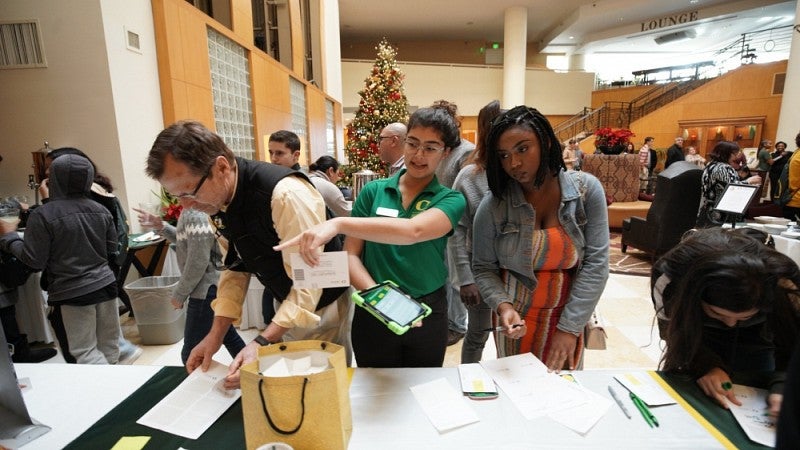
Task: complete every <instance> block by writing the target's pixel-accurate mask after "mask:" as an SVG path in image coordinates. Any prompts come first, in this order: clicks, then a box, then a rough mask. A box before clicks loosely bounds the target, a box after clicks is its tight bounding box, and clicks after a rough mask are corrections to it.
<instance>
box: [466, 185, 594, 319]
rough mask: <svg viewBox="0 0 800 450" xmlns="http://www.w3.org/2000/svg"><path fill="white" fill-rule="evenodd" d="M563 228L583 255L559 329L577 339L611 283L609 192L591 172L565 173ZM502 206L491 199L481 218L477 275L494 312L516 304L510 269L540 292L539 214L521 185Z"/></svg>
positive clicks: (482, 206)
mask: <svg viewBox="0 0 800 450" xmlns="http://www.w3.org/2000/svg"><path fill="white" fill-rule="evenodd" d="M558 182H559V185H560V187H561V206H560V207H559V211H558V214H559V222H560V223H561V226H563V227H564V230H565V231H566V233H567V235H568V236H569V237H570V239H571V240H572V243H573V244H574V245H575V247H576V249H577V252H578V267H577V271H576V274H575V278H574V279H573V281H572V287H571V289H570V293H569V299H568V300H567V303H566V306H565V307H564V311H563V313H562V314H561V318H560V319H559V321H558V325H557V328H558V329H559V330H561V331H565V332H568V333H572V334H576V335H577V334H579V333H581V332H582V331H583V327H584V325H586V322H588V321H589V318H590V317H591V315H592V311H594V308H595V306H596V305H597V302H598V300H600V294H602V293H603V289H604V288H605V285H606V281H607V280H608V243H609V235H608V210H607V206H606V199H605V193H604V191H603V186H602V185H601V184H600V182H599V181H598V180H597V178H595V177H594V176H592V175H590V174H588V173H586V172H573V171H568V172H564V171H562V172H560V174H559V177H558ZM508 186H509V187H508V190H507V191H506V194H505V195H504V198H503V199H502V200H498V199H496V198H495V197H494V196H493V195H492V194H491V193H489V194H488V195H487V196H486V198H484V199H483V201H482V202H481V204H480V206H479V207H478V212H477V213H476V215H475V224H474V231H473V249H472V250H473V258H472V270H473V273H474V275H475V282H476V283H477V284H478V288H479V289H480V292H481V296H482V297H483V300H484V301H485V302H486V304H488V305H490V306H491V307H492V309H494V310H497V307H498V306H499V305H500V304H501V303H503V302H509V303H512V299H511V298H510V297H509V295H508V293H507V292H506V290H505V286H504V284H503V281H502V280H501V278H500V270H501V269H507V270H508V271H509V272H510V273H511V274H512V275H514V277H515V278H517V279H518V280H519V281H520V282H522V283H523V284H524V285H525V286H526V287H527V288H528V289H531V290H533V289H535V288H536V284H537V280H536V275H535V274H534V270H533V257H532V254H533V249H532V248H531V243H532V242H533V230H534V228H533V224H534V223H535V217H536V211H535V210H534V208H533V207H532V206H531V205H530V204H529V203H528V202H527V201H526V200H525V196H524V194H523V192H522V188H521V187H520V185H519V183H516V182H513V181H511V182H509V184H508Z"/></svg>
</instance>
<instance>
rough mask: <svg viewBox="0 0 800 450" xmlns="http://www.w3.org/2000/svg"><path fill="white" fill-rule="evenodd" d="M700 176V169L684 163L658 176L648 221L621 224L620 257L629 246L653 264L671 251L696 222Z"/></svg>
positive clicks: (679, 162) (629, 220) (631, 219)
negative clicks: (650, 259) (641, 253)
mask: <svg viewBox="0 0 800 450" xmlns="http://www.w3.org/2000/svg"><path fill="white" fill-rule="evenodd" d="M702 174H703V170H702V169H700V168H698V167H697V166H696V165H694V164H692V163H690V162H686V161H678V162H675V163H673V164H672V165H670V166H669V168H668V169H667V170H665V171H663V172H661V173H660V174H659V175H658V179H657V181H656V195H655V198H654V199H653V204H652V206H650V210H649V211H648V212H647V218H646V219H643V218H641V217H631V218H629V219H625V220H624V221H623V222H622V253H625V251H626V250H627V249H628V246H629V245H630V246H631V247H636V248H638V249H639V250H642V251H644V252H646V253H650V255H651V256H652V258H653V259H654V260H655V259H656V258H657V257H658V256H661V255H662V254H664V253H666V252H667V251H668V250H669V249H671V248H672V247H674V246H675V245H676V244H677V243H678V242H679V241H680V239H681V236H683V234H684V233H685V232H686V231H687V230H689V229H691V228H692V227H694V224H695V222H696V220H697V209H698V208H699V206H700V177H701V175H702Z"/></svg>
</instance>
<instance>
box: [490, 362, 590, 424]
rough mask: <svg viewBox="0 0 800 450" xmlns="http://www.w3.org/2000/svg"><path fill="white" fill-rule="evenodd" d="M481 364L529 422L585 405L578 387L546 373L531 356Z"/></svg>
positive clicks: (541, 364) (540, 364) (583, 395)
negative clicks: (555, 412)
mask: <svg viewBox="0 0 800 450" xmlns="http://www.w3.org/2000/svg"><path fill="white" fill-rule="evenodd" d="M480 364H481V366H483V368H484V369H486V371H487V372H488V373H489V375H490V376H491V377H492V378H493V379H494V381H495V383H497V385H498V386H500V387H501V388H502V389H503V392H505V394H506V395H508V397H509V398H510V399H511V401H512V402H513V403H514V404H515V405H516V407H517V408H518V409H519V410H520V412H521V413H522V415H523V417H525V418H526V419H528V420H530V419H535V418H537V417H542V416H546V415H548V414H549V413H551V412H553V411H560V410H564V409H569V408H574V407H576V406H580V405H583V404H585V403H586V401H587V399H586V396H585V394H584V392H583V391H582V390H581V389H580V386H578V385H576V384H575V383H572V382H570V381H567V380H564V379H563V378H561V377H559V376H558V375H556V374H555V373H549V372H547V366H545V365H544V364H543V363H542V362H541V361H539V359H537V358H536V357H535V356H533V355H532V354H531V353H524V354H520V355H514V356H508V357H505V358H498V359H495V360H488V361H481V363H480Z"/></svg>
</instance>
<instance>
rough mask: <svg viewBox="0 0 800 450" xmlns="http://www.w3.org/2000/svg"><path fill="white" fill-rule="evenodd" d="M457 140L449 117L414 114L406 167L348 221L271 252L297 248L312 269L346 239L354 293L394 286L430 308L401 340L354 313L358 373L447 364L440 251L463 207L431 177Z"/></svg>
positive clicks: (370, 193) (362, 197) (365, 194)
mask: <svg viewBox="0 0 800 450" xmlns="http://www.w3.org/2000/svg"><path fill="white" fill-rule="evenodd" d="M459 142H460V138H459V131H458V126H457V124H456V122H455V120H454V119H453V117H452V116H451V115H450V114H449V113H447V111H445V110H443V109H439V108H422V109H418V110H417V111H416V112H414V114H412V115H411V118H410V119H409V121H408V134H407V136H406V140H405V146H404V153H405V162H406V167H405V168H404V169H402V170H401V171H399V172H398V173H397V174H395V175H394V176H392V177H391V178H386V179H381V180H375V181H373V182H371V183H368V184H367V185H366V186H364V188H363V189H362V190H361V192H360V193H359V195H358V198H357V199H356V201H355V204H354V205H353V210H352V214H351V217H336V218H334V219H331V220H329V221H327V222H325V223H323V224H320V225H318V226H316V227H313V228H311V229H309V230H308V231H306V232H304V233H303V234H301V235H299V236H297V237H295V238H294V239H291V240H289V241H287V242H285V243H283V244H281V245H280V246H278V247H276V250H282V249H285V248H287V247H291V246H294V245H298V244H299V245H300V248H299V252H300V254H301V256H302V257H303V259H305V260H306V262H308V263H309V264H312V265H314V264H316V263H317V262H318V256H319V246H320V245H322V244H324V243H325V242H327V241H328V240H330V239H331V238H332V237H333V236H335V235H337V234H345V235H347V239H346V240H345V250H347V252H348V254H349V265H350V283H351V284H352V285H353V286H354V287H355V288H356V289H359V290H361V289H366V288H369V287H371V286H374V285H375V284H377V283H379V282H382V281H385V280H392V281H394V282H395V283H397V284H398V285H399V286H400V287H401V288H403V290H404V291H406V292H407V293H408V294H409V295H411V296H412V297H414V298H415V299H417V300H419V301H421V302H423V303H425V304H427V305H428V306H430V307H431V309H432V313H431V315H430V316H428V317H426V318H425V320H424V321H423V323H422V326H420V327H414V328H412V329H411V330H409V331H408V332H406V333H405V334H403V335H401V336H398V335H396V334H394V333H393V332H391V331H390V330H389V329H388V328H386V326H384V325H383V324H382V323H380V322H379V321H378V320H376V319H375V318H374V317H372V316H371V315H370V314H369V313H368V312H366V311H365V310H363V309H361V308H356V312H355V317H354V319H353V329H352V337H353V350H354V352H355V356H356V360H357V361H358V365H359V367H438V366H441V365H442V363H443V362H444V355H445V350H446V348H447V299H446V296H445V291H444V284H445V281H446V279H447V267H446V266H445V264H444V251H445V247H446V245H447V237H448V236H449V235H450V234H452V232H453V228H454V227H455V226H456V224H457V223H458V220H459V219H460V218H461V215H462V214H463V213H464V207H465V201H464V197H463V196H462V195H461V194H460V193H459V192H456V191H453V190H451V189H448V188H446V187H444V186H442V185H440V184H439V182H438V181H437V179H436V175H435V171H436V167H437V166H438V165H439V163H440V162H441V161H442V159H444V158H445V157H446V156H447V155H448V154H449V152H450V150H451V149H452V148H455V147H457V146H458V145H459Z"/></svg>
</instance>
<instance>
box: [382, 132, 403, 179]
mask: <svg viewBox="0 0 800 450" xmlns="http://www.w3.org/2000/svg"><path fill="white" fill-rule="evenodd" d="M406 131H407V130H406V126H405V124H402V123H400V122H394V123H390V124H389V125H386V126H385V127H383V129H382V130H381V132H380V134H379V135H378V149H379V150H380V156H381V161H383V162H384V163H386V164H388V165H389V176H392V175H394V174H396V173H397V172H398V171H400V169H402V168H403V167H405V166H406V161H405V157H404V156H403V146H404V145H405V142H406Z"/></svg>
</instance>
